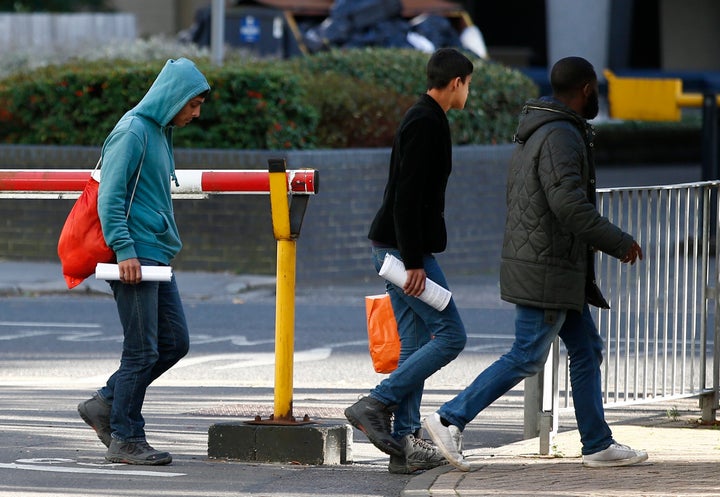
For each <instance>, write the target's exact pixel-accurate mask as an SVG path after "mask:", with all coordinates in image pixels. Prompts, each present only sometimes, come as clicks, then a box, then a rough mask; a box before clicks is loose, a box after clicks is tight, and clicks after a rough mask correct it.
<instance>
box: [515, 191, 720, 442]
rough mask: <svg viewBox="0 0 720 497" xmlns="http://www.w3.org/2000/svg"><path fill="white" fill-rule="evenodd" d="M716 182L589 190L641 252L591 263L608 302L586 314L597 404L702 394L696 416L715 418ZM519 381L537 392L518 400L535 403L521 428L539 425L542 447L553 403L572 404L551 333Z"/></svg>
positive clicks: (562, 357) (553, 418)
mask: <svg viewBox="0 0 720 497" xmlns="http://www.w3.org/2000/svg"><path fill="white" fill-rule="evenodd" d="M719 186H720V182H716V181H713V182H702V183H692V184H681V185H669V186H649V187H630V188H608V189H602V190H598V210H599V211H600V212H601V213H602V214H603V215H604V216H606V217H608V218H609V219H610V220H611V221H612V222H613V223H614V224H617V225H618V226H620V227H622V228H623V230H624V231H627V232H629V233H631V234H633V236H634V237H635V238H636V240H637V241H638V243H639V244H640V245H641V247H642V248H643V252H644V260H642V261H639V262H637V263H636V264H635V265H632V266H631V265H628V264H622V263H621V262H620V261H618V260H617V259H615V258H613V257H609V256H607V255H604V254H599V255H598V258H597V262H596V276H597V280H598V285H599V286H600V288H601V289H602V290H603V292H604V294H605V296H606V298H607V300H608V302H609V303H610V307H611V309H610V310H597V311H596V312H595V313H594V317H595V320H596V324H597V326H598V331H599V332H600V335H601V336H602V337H603V339H604V341H605V347H606V350H605V355H604V362H603V396H604V403H605V405H606V406H617V405H626V404H632V403H646V402H652V401H655V400H671V399H673V398H681V397H693V396H702V397H704V405H703V418H704V419H707V420H710V419H712V420H714V419H715V412H716V410H717V408H718V406H717V401H718V395H717V393H718V381H717V378H718V363H719V361H720V358H718V353H717V351H716V347H715V344H716V343H717V341H718V340H717V339H716V334H717V330H716V325H715V324H714V321H715V320H714V319H713V318H714V316H715V315H716V313H715V308H716V306H717V302H715V305H711V303H712V302H714V301H716V298H715V296H716V288H715V285H716V284H717V282H718V281H719V279H718V278H719V274H718V266H717V265H716V264H715V261H716V260H717V258H718V249H717V247H716V246H715V234H716V233H717V232H718V213H720V203H719V202H718V195H717V190H718V187H719ZM558 366H559V367H558ZM535 385H537V387H535ZM528 387H529V388H530V390H532V389H533V388H539V389H541V390H542V395H538V393H539V392H538V393H535V394H533V392H532V391H530V392H529V393H528V392H527V391H526V402H528V400H530V402H531V403H532V402H533V399H535V402H536V404H535V406H530V407H529V408H528V407H527V406H526V419H525V426H526V429H525V433H526V435H531V434H533V431H534V432H535V433H539V435H540V438H541V440H540V451H541V453H547V451H548V448H549V446H550V441H551V438H552V436H553V435H554V433H555V431H556V430H557V414H558V410H559V409H563V408H570V407H572V398H571V391H570V381H569V370H568V361H567V356H566V353H565V351H564V349H562V348H561V347H560V346H559V342H556V344H555V347H553V354H551V355H550V357H549V358H548V363H547V364H546V368H545V372H544V374H543V375H542V376H540V377H539V379H538V380H537V382H536V383H533V382H527V383H526V390H527V389H528ZM533 415H535V416H537V417H536V418H532V416H533ZM529 418H530V419H529ZM538 419H539V420H540V422H538V421H537V420H538ZM543 419H544V422H543Z"/></svg>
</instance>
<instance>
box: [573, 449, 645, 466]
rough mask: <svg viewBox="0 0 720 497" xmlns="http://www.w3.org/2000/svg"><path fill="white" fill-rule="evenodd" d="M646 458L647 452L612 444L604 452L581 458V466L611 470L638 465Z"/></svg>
mask: <svg viewBox="0 0 720 497" xmlns="http://www.w3.org/2000/svg"><path fill="white" fill-rule="evenodd" d="M647 458H648V455H647V452H645V451H644V450H635V449H631V448H630V447H628V446H627V445H622V444H619V443H612V444H610V447H608V448H607V449H605V450H601V451H600V452H595V453H594V454H588V455H586V456H583V465H584V466H587V467H588V468H612V467H615V466H630V465H632V464H638V463H641V462H643V461H645V460H647Z"/></svg>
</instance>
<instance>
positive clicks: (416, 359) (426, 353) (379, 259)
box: [370, 247, 467, 438]
mask: <svg viewBox="0 0 720 497" xmlns="http://www.w3.org/2000/svg"><path fill="white" fill-rule="evenodd" d="M386 253H390V254H392V255H394V256H395V257H397V258H398V259H400V251H399V250H397V249H389V248H379V247H373V261H374V263H375V268H376V269H377V270H380V267H381V266H382V263H383V260H384V259H385V254H386ZM423 266H424V269H425V273H426V274H427V277H428V278H430V279H431V280H433V281H434V282H435V283H437V284H438V285H441V286H443V287H444V288H448V285H447V281H445V275H444V274H443V272H442V269H440V265H439V264H438V263H437V260H436V259H435V257H433V256H432V255H426V256H424V257H423ZM386 289H387V292H388V294H390V301H391V302H392V307H393V312H394V314H395V320H396V321H397V326H398V334H399V335H400V360H399V362H398V368H397V369H396V370H395V371H393V372H392V373H391V374H390V376H388V377H387V378H386V379H384V380H383V381H382V382H380V384H379V385H378V386H376V387H375V388H374V389H373V390H372V391H371V392H370V396H371V397H373V398H375V399H377V400H379V401H380V402H382V403H383V404H385V405H388V406H397V409H396V411H395V421H394V423H393V436H395V437H397V438H400V437H403V436H405V435H408V434H410V433H414V432H415V431H417V430H418V429H420V402H421V400H422V394H423V388H424V386H425V380H426V379H427V378H428V377H430V375H432V374H433V373H434V372H435V371H438V370H439V369H440V368H442V367H443V366H445V365H446V364H448V363H449V362H450V361H452V360H453V359H455V358H456V357H457V356H458V354H459V353H460V352H462V350H463V348H465V342H466V341H467V336H466V334H465V327H464V326H463V323H462V320H461V319H460V314H459V313H458V310H457V307H456V306H455V302H454V300H453V299H450V303H449V304H448V305H447V307H446V308H445V309H443V310H442V311H438V310H436V309H434V308H433V307H431V306H429V305H427V304H425V303H424V302H422V301H420V300H419V299H418V298H416V297H410V296H408V295H405V292H403V290H402V288H400V287H398V286H395V285H393V284H392V283H390V282H386Z"/></svg>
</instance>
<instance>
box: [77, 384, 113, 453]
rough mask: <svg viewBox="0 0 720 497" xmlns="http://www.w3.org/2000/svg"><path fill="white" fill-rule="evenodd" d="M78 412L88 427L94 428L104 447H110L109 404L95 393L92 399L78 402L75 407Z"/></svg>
mask: <svg viewBox="0 0 720 497" xmlns="http://www.w3.org/2000/svg"><path fill="white" fill-rule="evenodd" d="M77 410H78V414H80V417H81V418H82V419H83V421H85V422H86V423H87V424H88V425H90V428H92V429H93V430H95V433H96V434H97V436H98V438H99V439H100V441H101V442H102V443H103V445H105V447H110V442H111V441H112V437H111V436H110V434H111V433H112V429H111V428H110V405H109V404H106V403H105V402H103V401H102V400H100V397H98V395H97V394H95V395H93V397H92V399H89V400H86V401H85V402H80V404H78V407H77Z"/></svg>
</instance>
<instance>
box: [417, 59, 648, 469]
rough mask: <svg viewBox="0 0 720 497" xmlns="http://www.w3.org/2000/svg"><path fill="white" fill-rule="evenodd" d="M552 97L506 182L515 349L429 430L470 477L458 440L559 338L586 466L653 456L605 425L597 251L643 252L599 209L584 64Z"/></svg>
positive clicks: (530, 113)
mask: <svg viewBox="0 0 720 497" xmlns="http://www.w3.org/2000/svg"><path fill="white" fill-rule="evenodd" d="M550 82H551V86H552V89H553V96H552V97H545V98H541V99H538V100H530V101H528V102H527V103H526V105H525V106H524V108H523V110H522V114H521V116H520V122H519V126H518V129H517V134H516V135H515V137H514V138H515V142H516V143H517V146H516V149H515V151H514V153H513V156H512V158H511V160H510V169H509V173H508V182H507V219H506V223H505V236H504V242H503V249H502V262H501V267H500V287H501V296H502V298H503V300H506V301H508V302H511V303H513V304H515V305H516V318H515V342H514V343H513V345H512V348H511V349H510V351H509V352H508V353H506V354H505V355H503V356H502V357H500V358H499V359H498V360H497V361H495V362H494V363H493V364H492V365H490V366H489V367H488V368H487V369H486V370H485V371H483V372H482V373H480V375H479V376H478V377H477V378H475V380H474V381H473V382H472V384H470V385H469V386H468V387H467V388H466V389H465V390H464V391H462V392H461V393H460V394H458V395H457V396H456V397H455V398H454V399H452V400H450V401H448V402H446V403H445V404H444V405H443V406H441V407H440V409H439V410H438V411H437V412H435V413H433V414H432V415H430V416H428V417H427V418H426V419H425V420H424V421H423V426H424V427H425V429H426V430H427V432H428V434H429V435H430V437H431V438H432V439H433V441H434V442H435V444H436V445H437V447H438V449H439V450H440V451H441V452H442V453H443V455H444V456H445V457H446V458H447V459H448V460H449V461H450V463H451V464H453V465H454V466H456V467H457V468H459V469H461V470H463V471H468V470H469V469H470V466H469V464H468V462H467V460H466V459H465V458H464V457H463V456H462V453H461V450H460V446H461V444H460V439H461V437H462V435H461V433H462V430H463V429H464V428H465V426H466V425H467V423H469V422H470V421H472V420H473V419H474V418H475V416H477V415H478V413H480V411H482V410H483V409H484V408H485V407H487V406H488V405H490V404H491V403H492V402H493V401H495V400H496V399H497V398H498V397H500V396H501V395H503V394H505V393H506V392H507V391H508V390H510V389H511V388H512V387H514V386H515V385H517V384H518V383H519V382H520V381H521V380H523V379H524V378H526V377H529V376H532V375H534V374H536V373H538V372H539V371H540V370H541V369H542V367H543V365H544V364H545V360H546V358H547V356H548V352H549V350H550V347H551V345H552V343H553V342H554V341H555V338H556V337H558V336H559V337H560V338H561V339H562V341H563V343H564V344H565V347H566V348H567V351H568V355H569V357H570V381H571V385H572V393H573V404H574V406H575V418H576V421H577V425H578V431H579V432H580V438H581V443H582V454H583V464H584V465H585V466H588V467H611V466H625V465H630V464H637V463H639V462H642V461H644V460H646V459H647V453H646V452H644V451H639V450H634V449H631V448H630V447H627V446H625V445H621V444H618V443H616V442H615V440H614V439H613V437H612V433H611V431H610V428H609V427H608V425H607V423H606V421H605V413H604V409H603V404H602V385H601V374H600V364H601V362H602V349H603V343H602V338H601V337H600V334H599V333H598V331H597V328H596V327H595V323H594V322H593V319H592V316H591V314H590V309H589V305H595V306H598V307H603V308H606V307H608V305H607V302H606V301H605V299H604V298H603V296H602V294H601V293H600V290H599V289H598V287H597V286H596V284H595V274H594V252H595V251H596V250H601V251H602V252H605V253H606V254H608V255H610V256H613V257H616V258H618V259H620V260H621V261H622V262H624V263H630V264H634V263H635V261H636V260H637V259H642V250H641V248H640V246H639V245H638V244H637V242H635V240H634V239H633V237H632V236H631V235H629V234H628V233H625V232H623V231H622V230H621V229H620V228H618V227H617V226H615V225H614V224H612V223H611V222H610V221H609V220H608V219H607V218H605V217H602V216H601V215H600V213H599V212H598V211H597V208H596V206H595V166H594V162H593V155H592V153H593V143H592V139H593V135H594V133H593V129H592V127H591V126H590V125H589V124H588V123H587V121H586V120H587V119H593V118H594V117H595V116H597V113H598V82H597V76H596V74H595V70H594V69H593V67H592V65H591V64H590V63H589V62H588V61H587V60H585V59H583V58H581V57H567V58H564V59H561V60H559V61H558V62H557V63H556V64H555V65H554V66H553V68H552V71H551V75H550Z"/></svg>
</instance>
